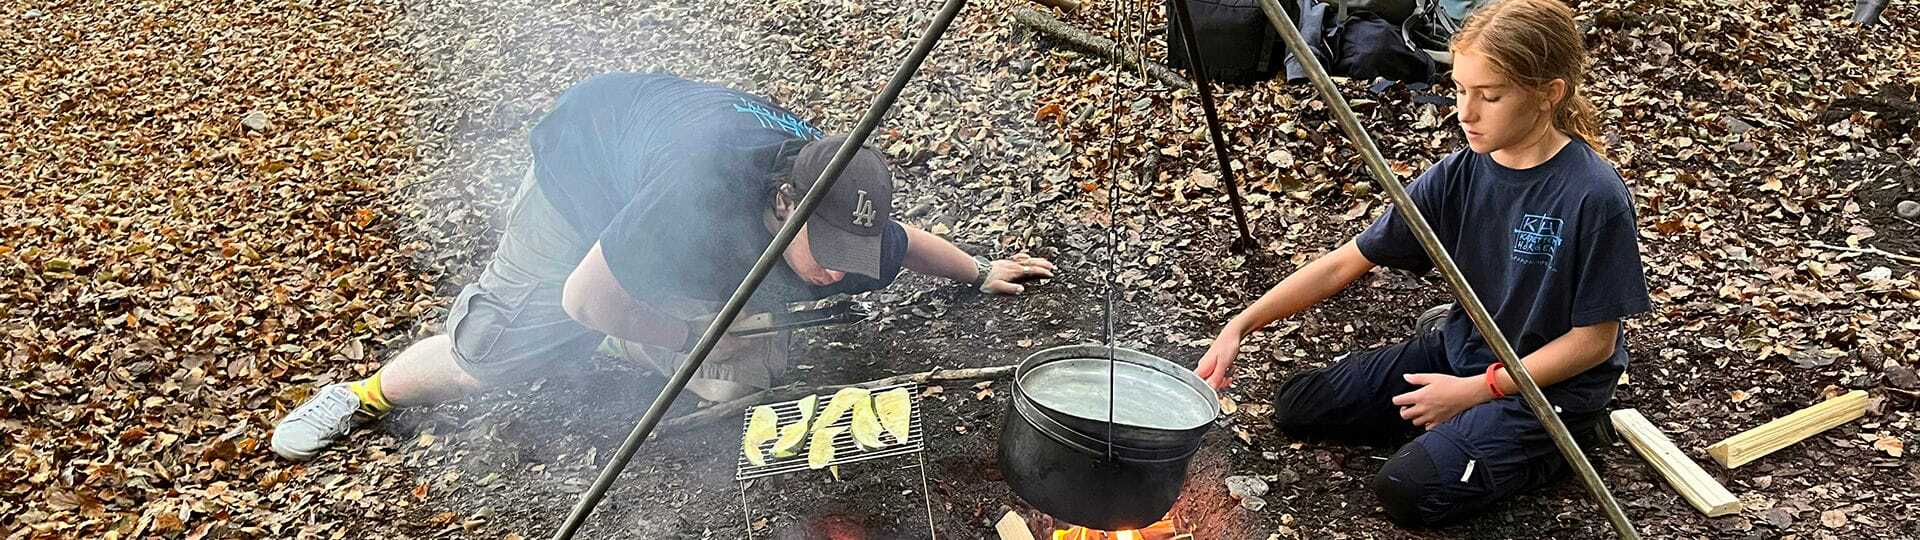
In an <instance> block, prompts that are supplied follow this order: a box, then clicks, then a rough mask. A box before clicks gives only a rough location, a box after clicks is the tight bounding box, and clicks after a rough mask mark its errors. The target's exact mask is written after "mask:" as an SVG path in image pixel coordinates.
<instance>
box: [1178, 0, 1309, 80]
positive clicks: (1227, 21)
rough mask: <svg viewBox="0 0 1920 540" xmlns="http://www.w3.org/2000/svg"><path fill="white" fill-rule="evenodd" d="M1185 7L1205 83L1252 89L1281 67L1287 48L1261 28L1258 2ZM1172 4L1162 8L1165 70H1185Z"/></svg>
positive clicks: (1210, 1)
mask: <svg viewBox="0 0 1920 540" xmlns="http://www.w3.org/2000/svg"><path fill="white" fill-rule="evenodd" d="M1186 1H1187V10H1188V13H1189V14H1191V15H1192V16H1193V32H1194V34H1196V35H1197V36H1196V37H1198V38H1199V39H1198V41H1199V43H1200V63H1202V64H1206V66H1207V78H1209V79H1212V80H1213V81H1215V82H1222V83H1230V84H1250V83H1257V82H1260V81H1264V80H1267V79H1271V78H1273V75H1274V74H1275V73H1278V72H1279V71H1280V68H1281V67H1283V66H1285V65H1286V60H1287V44H1286V43H1285V42H1283V41H1281V40H1280V33H1279V32H1276V31H1274V29H1273V26H1272V25H1270V24H1268V23H1267V15H1266V14H1265V13H1262V12H1261V11H1260V1H1259V0H1186ZM1173 2H1174V0H1167V3H1166V9H1167V21H1168V22H1167V66H1169V67H1172V68H1174V69H1191V67H1190V66H1188V65H1187V43H1186V41H1185V39H1184V38H1182V37H1181V34H1180V23H1179V22H1177V21H1175V20H1174V16H1175V15H1174V14H1175V13H1177V12H1176V11H1174V6H1173ZM1291 2H1292V0H1287V1H1284V2H1282V4H1283V5H1284V4H1288V3H1291ZM1289 7H1290V6H1289Z"/></svg>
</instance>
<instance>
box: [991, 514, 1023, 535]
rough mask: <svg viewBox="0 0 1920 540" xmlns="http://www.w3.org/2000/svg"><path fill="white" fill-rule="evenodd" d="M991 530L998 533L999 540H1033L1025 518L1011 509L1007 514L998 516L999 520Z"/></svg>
mask: <svg viewBox="0 0 1920 540" xmlns="http://www.w3.org/2000/svg"><path fill="white" fill-rule="evenodd" d="M993 530H995V531H998V532H999V533H1000V540H1033V531H1032V530H1030V529H1028V528H1027V520H1026V519H1024V518H1021V517H1020V514H1015V513H1013V511H1011V510H1009V511H1007V515H1004V516H1000V522H999V523H995V524H994V525H993Z"/></svg>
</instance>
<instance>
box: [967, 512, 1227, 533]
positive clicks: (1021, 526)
mask: <svg viewBox="0 0 1920 540" xmlns="http://www.w3.org/2000/svg"><path fill="white" fill-rule="evenodd" d="M1028 512H1029V513H1032V511H1031V510H1029V511H1028ZM1021 514H1022V512H1019V511H1010V512H1007V515H1006V516H1005V517H1002V518H1001V520H1000V523H998V524H997V525H996V527H995V528H996V529H997V530H999V532H1000V540H1193V533H1192V532H1191V531H1192V529H1190V528H1188V527H1187V526H1186V524H1185V523H1182V522H1181V521H1180V520H1179V519H1178V518H1176V517H1174V516H1173V515H1172V514H1168V515H1167V517H1166V518H1164V519H1161V520H1160V521H1156V522H1154V523H1153V524H1152V525H1148V526H1146V527H1143V528H1139V529H1133V530H1125V531H1103V530H1099V529H1089V528H1086V527H1080V526H1076V525H1069V524H1066V523H1059V522H1057V521H1055V520H1054V519H1053V518H1052V517H1048V516H1046V515H1045V514H1037V513H1034V515H1035V517H1036V518H1037V519H1036V520H1035V523H1034V525H1035V526H1038V527H1039V532H1040V534H1041V535H1040V536H1037V537H1036V536H1034V535H1033V534H1032V533H1031V532H1030V529H1028V525H1027V520H1026V518H1024V517H1022V515H1021ZM1049 523H1057V525H1055V526H1048V525H1047V524H1049Z"/></svg>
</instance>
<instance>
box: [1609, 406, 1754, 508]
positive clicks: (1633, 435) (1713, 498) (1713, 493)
mask: <svg viewBox="0 0 1920 540" xmlns="http://www.w3.org/2000/svg"><path fill="white" fill-rule="evenodd" d="M1612 418H1613V429H1614V431H1617V432H1619V433H1620V435H1621V437H1623V438H1625V439H1626V440H1627V444H1628V445H1630V446H1632V447H1633V449H1634V451H1636V452H1639V453H1640V457H1642V458H1645V459H1646V460H1647V463H1650V464H1652V465H1653V469H1654V470H1656V471H1660V476H1661V477H1664V478H1666V479H1667V484H1668V485H1671V486H1673V490H1674V491H1678V492H1680V496H1681V497H1682V498H1685V499H1686V500H1687V504H1691V505H1693V508H1694V509H1696V510H1699V511H1700V513H1703V514H1706V515H1707V517H1719V516H1724V515H1727V514H1734V513H1739V512H1740V509H1741V508H1742V505H1741V504H1740V499H1738V498H1736V497H1734V496H1733V493H1732V492H1729V491H1727V487H1726V486H1723V485H1720V482H1719V481H1718V480H1714V479H1713V477H1712V476H1710V475H1708V474H1707V471H1706V470H1705V469H1701V468H1700V465H1699V464H1697V463H1694V462H1693V460H1692V459H1691V458H1688V457H1687V455H1686V454H1685V453H1683V452H1681V451H1680V448H1679V447H1677V446H1674V445H1673V441H1672V440H1669V439H1667V435H1666V434H1665V433H1661V432H1660V428H1657V427H1654V425H1653V423H1652V422H1648V421H1647V417H1646V416H1645V415H1642V414H1640V411H1638V410H1634V409H1621V410H1618V411H1614V412H1613V415H1612Z"/></svg>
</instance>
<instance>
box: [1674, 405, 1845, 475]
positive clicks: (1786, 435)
mask: <svg viewBox="0 0 1920 540" xmlns="http://www.w3.org/2000/svg"><path fill="white" fill-rule="evenodd" d="M1866 414H1867V393H1866V392H1863V391H1860V390H1854V391H1852V392H1847V393H1846V394H1844V395H1841V396H1840V397H1836V398H1833V399H1829V400H1826V401H1822V402H1820V403H1819V404H1816V405H1814V406H1812V407H1807V408H1805V409H1800V410H1798V411H1795V412H1794V413H1793V414H1789V415H1786V416H1784V417H1781V418H1779V419H1776V420H1774V421H1772V422H1767V423H1766V424H1763V425H1761V426H1760V427H1757V428H1753V429H1749V430H1746V431H1745V432H1742V433H1740V434H1739V435H1734V436H1732V437H1727V439H1726V440H1723V441H1720V442H1717V443H1714V444H1713V446H1709V447H1707V454H1709V455H1712V456H1713V460H1714V461H1718V462H1720V466H1722V467H1726V468H1729V469H1731V468H1734V467H1739V466H1741V465H1746V464H1747V463H1750V462H1752V461H1753V460H1756V459H1760V457H1761V456H1765V455H1767V454H1771V453H1773V451H1775V450H1779V449H1781V448H1786V447H1788V446H1791V445H1792V444H1793V443H1797V442H1800V440H1801V439H1805V438H1807V437H1812V436H1814V435H1816V434H1818V433H1820V432H1822V431H1826V430H1829V429H1833V428H1834V426H1838V425H1840V424H1845V423H1847V422H1852V421H1854V420H1855V419H1858V418H1860V417H1861V416H1865V415H1866Z"/></svg>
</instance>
